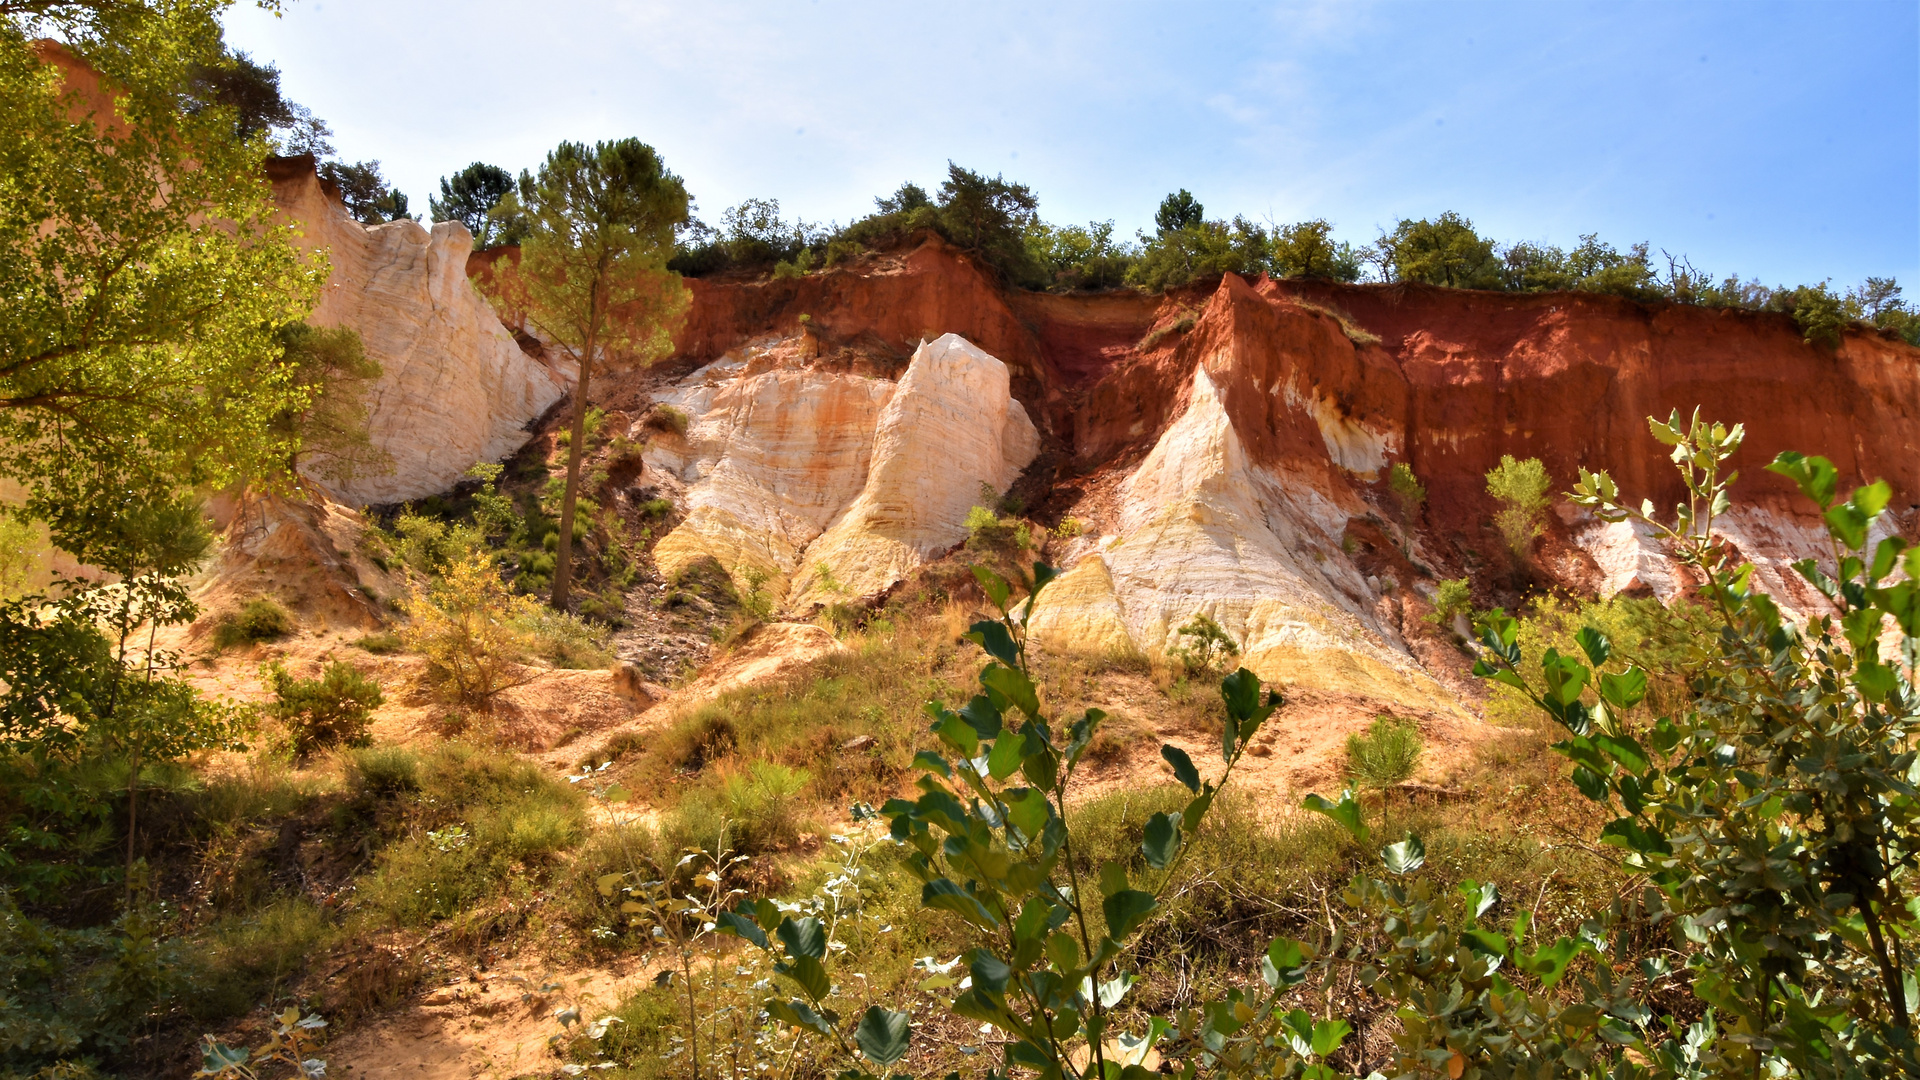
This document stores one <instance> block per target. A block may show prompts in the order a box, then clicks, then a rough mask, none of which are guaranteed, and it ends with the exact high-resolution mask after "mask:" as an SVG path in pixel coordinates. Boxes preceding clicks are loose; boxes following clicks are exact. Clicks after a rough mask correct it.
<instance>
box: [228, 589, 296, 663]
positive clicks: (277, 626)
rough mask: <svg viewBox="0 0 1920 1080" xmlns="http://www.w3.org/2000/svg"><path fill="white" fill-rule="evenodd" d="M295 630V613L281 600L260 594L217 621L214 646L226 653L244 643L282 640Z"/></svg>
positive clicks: (251, 643)
mask: <svg viewBox="0 0 1920 1080" xmlns="http://www.w3.org/2000/svg"><path fill="white" fill-rule="evenodd" d="M291 633H293V616H292V615H290V614H288V613H287V609H286V608H283V607H281V606H280V605H279V604H278V603H277V602H275V601H273V600H271V599H268V598H267V597H264V596H258V597H255V598H253V599H252V600H249V601H247V602H246V603H244V604H242V605H240V610H239V611H230V612H228V613H226V614H225V615H222V616H220V618H219V620H218V621H217V622H215V623H214V624H213V647H214V648H215V649H218V650H220V651H222V652H224V651H226V650H228V649H231V648H235V647H237V646H241V645H253V644H256V643H259V642H263V641H278V640H280V639H281V638H283V637H286V636H287V635H288V634H291Z"/></svg>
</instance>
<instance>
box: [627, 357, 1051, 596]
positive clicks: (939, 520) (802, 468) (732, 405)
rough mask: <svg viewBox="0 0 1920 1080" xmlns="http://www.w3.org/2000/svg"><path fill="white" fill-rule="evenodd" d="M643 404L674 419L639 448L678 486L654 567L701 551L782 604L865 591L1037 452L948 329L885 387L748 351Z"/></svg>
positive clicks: (1020, 413)
mask: <svg viewBox="0 0 1920 1080" xmlns="http://www.w3.org/2000/svg"><path fill="white" fill-rule="evenodd" d="M658 400H659V403H660V404H662V405H665V406H668V407H670V408H674V409H678V410H680V411H681V412H682V413H684V414H685V415H686V416H687V418H688V425H687V430H686V432H685V434H684V435H683V436H680V435H673V434H665V435H659V434H656V435H655V436H654V438H653V440H652V442H651V443H650V444H649V446H648V449H647V451H646V462H647V464H648V466H649V467H651V468H653V469H657V470H661V471H664V472H665V473H667V474H668V475H670V476H672V477H674V478H675V479H677V480H678V481H679V482H680V483H683V484H685V485H686V495H685V504H686V509H687V515H686V518H685V520H683V521H682V522H681V524H680V525H679V527H678V528H676V529H675V530H674V531H673V532H672V533H670V534H668V535H667V536H666V537H664V538H663V539H662V540H661V541H660V543H659V545H658V546H657V547H656V548H655V551H654V558H655V560H656V561H657V563H658V565H659V567H660V569H661V570H662V572H664V573H667V574H669V575H672V574H675V573H678V572H680V571H681V570H684V569H685V568H686V567H687V566H690V565H691V564H692V563H694V562H697V561H699V560H700V559H703V558H712V559H714V560H716V561H717V562H719V564H720V565H721V567H722V568H723V569H726V570H727V571H728V572H729V573H731V574H732V575H733V576H734V579H735V581H736V583H738V584H739V585H740V586H741V587H742V589H743V590H744V591H752V590H753V589H755V588H761V589H766V590H768V596H769V599H770V600H771V601H772V602H774V603H775V604H777V605H779V606H781V607H784V608H785V609H787V610H792V611H804V610H806V609H807V608H810V607H812V606H815V605H818V604H829V603H836V602H840V601H842V600H845V599H849V598H856V597H863V596H871V595H873V594H876V593H879V592H881V591H883V590H885V589H886V588H887V587H888V586H890V585H892V584H893V583H894V582H896V581H899V580H900V579H901V578H902V577H903V576H904V575H905V574H906V573H907V572H909V571H910V570H912V569H913V568H914V567H915V566H918V565H920V564H921V563H922V562H924V561H925V560H927V559H928V558H931V557H932V556H934V555H935V554H936V553H938V552H941V551H944V550H946V549H947V548H950V547H952V546H953V545H955V544H957V543H959V542H960V541H961V540H963V539H965V538H966V517H967V512H968V510H969V509H970V508H971V507H973V506H974V505H975V504H976V503H978V502H980V501H981V500H982V496H981V488H982V485H985V486H986V487H988V488H991V489H993V490H994V491H996V492H997V491H1001V490H1004V489H1005V488H1006V487H1007V486H1008V485H1009V484H1011V483H1012V482H1013V480H1014V478H1015V477H1016V476H1018V475H1019V473H1020V471H1021V470H1022V469H1024V468H1025V467H1026V466H1027V464H1028V463H1029V462H1030V461H1032V460H1033V457H1034V454H1035V453H1036V452H1037V450H1038V446H1039V438H1038V435H1037V434H1036V433H1035V431H1034V428H1033V424H1032V422H1031V421H1030V420H1029V419H1028V418H1027V415H1026V411H1025V409H1023V408H1022V407H1021V405H1020V403H1019V402H1017V401H1015V400H1013V398H1012V396H1011V394H1010V393H1009V376H1008V372H1007V367H1006V365H1005V364H1003V363H1001V362H1000V361H999V360H998V359H996V358H994V357H992V356H989V355H988V354H987V353H985V352H983V351H982V350H980V349H979V348H977V347H976V346H974V345H973V344H971V343H970V342H968V341H967V340H966V339H964V338H962V337H960V336H958V335H956V334H947V335H944V336H942V337H940V338H938V339H937V340H934V341H931V342H926V343H923V344H921V345H920V346H919V348H917V349H916V350H915V351H914V353H913V358H912V360H911V361H910V362H909V364H908V365H907V370H906V373H905V374H904V375H903V376H902V377H901V379H900V380H899V382H898V383H895V382H892V381H890V380H887V379H881V378H874V377H869V376H861V375H852V374H844V373H832V372H827V371H821V370H816V369H812V368H809V367H807V366H806V364H805V361H804V360H803V359H802V358H801V356H800V354H799V352H798V351H797V350H793V349H787V350H786V351H784V352H781V353H778V354H776V353H772V352H768V351H765V350H758V349H755V350H749V351H748V352H747V353H746V354H745V355H735V356H731V357H728V358H726V359H723V360H721V361H718V362H716V363H714V364H710V365H708V366H706V367H703V368H701V369H700V370H699V371H696V372H695V373H694V374H693V375H692V376H690V377H689V378H687V379H686V380H684V381H683V382H682V383H680V384H679V385H678V386H676V387H674V388H672V389H671V390H669V391H667V392H665V393H663V394H662V395H660V396H659V398H658ZM822 567H824V568H825V570H824V572H821V570H820V568H822Z"/></svg>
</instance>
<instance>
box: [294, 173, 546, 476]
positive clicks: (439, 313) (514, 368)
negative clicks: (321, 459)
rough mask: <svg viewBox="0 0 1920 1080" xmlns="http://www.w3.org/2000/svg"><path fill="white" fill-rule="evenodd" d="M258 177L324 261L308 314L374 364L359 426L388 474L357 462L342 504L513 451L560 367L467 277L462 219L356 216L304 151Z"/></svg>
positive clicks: (467, 239)
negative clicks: (510, 326) (522, 342)
mask: <svg viewBox="0 0 1920 1080" xmlns="http://www.w3.org/2000/svg"><path fill="white" fill-rule="evenodd" d="M269 177H270V178H271V179H272V181H273V198H274V202H275V204H276V205H277V206H278V207H279V208H280V210H281V212H282V213H284V214H285V215H287V217H289V218H291V219H292V220H293V221H295V222H296V223H297V224H298V226H299V228H300V231H301V233H302V241H301V242H302V244H303V246H310V247H314V248H320V249H323V250H324V252H325V256H326V258H327V259H328V260H329V261H330V263H331V267H332V270H331V273H330V274H329V275H328V277H327V284H326V287H325V290H324V291H323V292H322V294H321V297H320V302H319V303H318V305H316V306H315V308H314V310H313V313H312V314H311V315H310V316H309V317H308V321H309V322H311V323H312V324H313V325H315V326H349V327H352V328H353V329H354V330H356V331H358V332H359V334H360V338H361V341H362V342H363V343H364V344H365V346H366V350H367V355H368V356H369V357H371V358H373V359H374V360H376V361H378V362H379V364H380V367H381V370H382V374H381V377H380V379H379V381H378V382H377V383H376V384H375V385H374V387H373V388H372V390H371V392H370V399H371V400H370V404H371V406H372V413H371V417H370V423H369V427H370V430H371V433H372V438H373V443H374V445H375V447H377V448H378V449H380V450H383V451H385V452H386V453H387V455H388V456H389V457H391V458H392V462H393V468H392V471H390V472H386V473H377V472H373V471H365V473H366V474H365V475H358V476H355V477H354V478H353V479H352V480H351V481H349V482H347V483H345V484H341V485H338V486H339V487H340V489H341V490H339V491H337V492H335V494H336V495H338V496H339V497H340V498H341V499H342V500H343V501H345V502H348V503H353V504H367V503H389V502H399V501H401V500H405V499H416V498H420V497H422V496H425V495H430V494H433V493H434V492H438V491H444V490H446V489H447V488H448V487H449V486H450V485H452V484H453V482H454V481H455V480H457V479H458V478H459V476H460V474H461V473H462V472H464V471H466V469H467V468H468V467H469V466H471V465H472V464H473V463H474V462H476V461H497V460H499V459H501V458H503V457H505V456H507V455H508V454H511V453H512V452H513V451H515V450H517V449H519V448H520V446H521V445H523V444H524V443H525V442H526V441H527V439H528V438H529V433H528V432H527V431H526V425H527V422H528V421H530V420H533V419H535V418H536V417H538V416H539V415H540V414H541V413H543V412H545V411H546V409H547V408H548V407H549V406H551V405H552V404H553V403H554V402H555V401H557V400H559V399H560V397H561V396H563V395H564V394H565V393H566V392H567V390H568V389H569V387H570V386H571V384H572V378H571V373H570V372H568V371H564V370H557V369H555V368H551V367H549V366H548V365H546V364H544V363H542V362H540V361H539V360H536V359H533V358H531V357H529V356H528V355H527V354H526V353H524V352H522V351H521V350H520V348H519V347H518V346H517V345H515V344H514V339H513V335H512V334H510V333H509V332H508V331H507V329H506V328H505V327H504V326H502V325H501V323H500V320H499V318H498V317H497V316H496V315H495V314H494V313H493V310H492V308H490V307H489V306H488V304H487V302H486V300H485V299H483V298H482V297H481V296H480V294H479V292H478V291H477V290H475V288H474V286H473V285H472V284H471V283H470V282H469V281H468V279H467V275H466V267H467V256H468V254H469V253H470V252H471V250H472V248H473V237H472V236H471V235H470V234H469V233H468V232H467V230H466V227H465V226H463V225H461V224H460V223H458V222H452V221H443V222H438V223H436V224H434V225H433V227H432V228H431V230H429V229H428V228H427V227H425V226H422V225H420V224H419V223H417V222H413V221H394V222H389V223H387V224H385V225H375V226H366V225H362V224H360V223H359V222H357V221H355V220H353V219H352V218H351V217H349V216H347V213H346V211H345V209H343V208H342V206H341V205H340V202H339V201H338V199H336V198H334V197H333V196H332V195H331V194H330V193H328V192H327V191H326V190H324V189H323V187H322V185H321V183H320V181H319V178H318V177H316V176H315V175H314V171H313V162H312V159H310V158H284V159H277V160H275V161H272V162H270V163H269Z"/></svg>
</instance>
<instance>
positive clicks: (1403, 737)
mask: <svg viewBox="0 0 1920 1080" xmlns="http://www.w3.org/2000/svg"><path fill="white" fill-rule="evenodd" d="M1425 747H1426V744H1425V743H1424V742H1423V741H1422V740H1421V738H1420V728H1419V726H1418V725H1416V724H1415V723H1414V722H1413V721H1411V720H1399V719H1396V718H1394V717H1391V716H1376V717H1374V720H1373V723H1371V724H1369V725H1368V726H1367V730H1366V733H1365V734H1361V733H1358V732H1355V733H1354V734H1352V735H1348V736H1347V775H1348V776H1349V777H1350V778H1352V780H1353V782H1354V783H1356V784H1359V785H1360V786H1361V787H1366V788H1374V789H1377V790H1385V789H1387V788H1390V787H1392V786H1394V785H1395V784H1398V783H1401V782H1403V781H1406V780H1409V779H1412V777H1413V774H1414V771H1415V770H1417V769H1418V768H1419V767H1420V755H1421V753H1422V751H1424V749H1425Z"/></svg>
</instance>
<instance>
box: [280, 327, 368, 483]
mask: <svg viewBox="0 0 1920 1080" xmlns="http://www.w3.org/2000/svg"><path fill="white" fill-rule="evenodd" d="M278 336H279V338H280V342H281V346H282V348H283V349H284V350H285V353H284V362H285V363H286V365H287V366H288V368H290V369H291V374H292V378H293V383H294V385H295V387H297V388H298V389H299V390H300V391H301V395H302V397H304V398H305V399H306V401H307V402H308V404H307V407H306V408H305V409H302V410H298V411H295V410H293V409H288V410H286V411H284V412H282V413H281V414H280V415H279V416H277V417H275V418H274V427H275V430H276V431H278V432H280V433H282V434H284V435H285V436H286V438H287V444H288V445H289V446H292V447H293V448H294V452H293V454H292V455H291V456H290V457H289V458H288V461H287V471H288V472H289V473H291V472H293V471H294V470H295V469H297V468H300V467H301V466H305V468H306V470H307V471H308V472H309V473H310V474H311V475H314V476H318V477H319V478H320V479H322V480H327V481H331V482H333V483H336V484H345V483H348V482H350V481H351V480H353V478H354V477H356V476H364V475H367V474H369V473H384V472H388V471H391V470H392V468H393V458H392V456H391V455H389V454H388V453H387V452H386V451H384V450H381V449H378V448H377V447H375V446H374V445H373V441H372V439H371V437H370V435H369V432H368V428H367V423H368V417H369V415H370V408H371V407H370V406H369V405H368V403H367V391H368V390H370V389H371V388H372V386H373V382H374V380H376V379H378V378H379V377H380V362H379V361H377V360H375V359H373V358H372V357H370V356H368V355H367V351H366V347H365V346H364V345H362V344H361V341H360V335H359V334H358V333H356V332H355V331H354V330H353V328H352V327H347V326H332V327H314V326H308V325H307V324H306V323H303V322H298V323H288V324H287V325H286V326H283V327H281V328H280V330H279V335H278Z"/></svg>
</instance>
